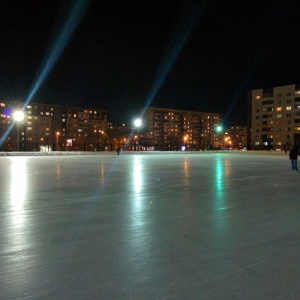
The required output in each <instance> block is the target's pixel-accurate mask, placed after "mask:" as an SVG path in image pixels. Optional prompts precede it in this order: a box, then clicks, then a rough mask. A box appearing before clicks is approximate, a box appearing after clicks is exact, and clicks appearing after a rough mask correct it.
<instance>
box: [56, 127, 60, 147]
mask: <svg viewBox="0 0 300 300" xmlns="http://www.w3.org/2000/svg"><path fill="white" fill-rule="evenodd" d="M59 135H60V132H59V131H57V132H56V150H58V137H59Z"/></svg>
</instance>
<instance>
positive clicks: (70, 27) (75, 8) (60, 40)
mask: <svg viewBox="0 0 300 300" xmlns="http://www.w3.org/2000/svg"><path fill="white" fill-rule="evenodd" d="M89 3H90V0H75V1H74V2H73V5H72V7H71V9H70V12H69V15H68V17H67V20H66V22H65V24H64V26H63V27H62V30H61V31H59V32H58V33H57V35H56V39H55V40H54V43H53V46H52V47H51V48H50V51H49V52H48V55H46V56H45V58H44V61H43V63H42V64H41V67H40V70H39V72H38V74H37V78H36V81H35V83H34V84H33V86H32V88H31V90H30V92H29V94H28V96H27V99H26V101H25V103H24V106H23V108H22V110H24V109H25V108H26V106H27V105H28V103H29V102H30V101H31V100H32V98H33V97H34V95H35V94H36V92H37V91H38V89H39V88H40V87H41V85H42V84H43V82H44V81H45V80H46V78H47V76H48V75H49V73H50V72H51V70H52V69H53V67H54V65H55V64H56V62H57V60H58V59H59V57H60V55H61V53H62V52H63V50H64V49H65V47H66V45H67V43H68V41H69V40H70V38H71V36H72V34H73V32H74V31H75V29H76V26H77V25H78V23H79V21H80V19H81V18H82V16H83V15H84V13H85V11H86V9H87V7H88V5H89ZM15 123H16V122H15V121H13V122H12V123H11V125H10V126H9V128H8V129H7V131H6V132H5V133H4V135H3V137H2V138H1V140H0V147H1V146H2V144H3V143H4V141H5V140H6V138H7V137H8V135H9V133H10V132H11V130H12V128H13V126H14V125H15Z"/></svg>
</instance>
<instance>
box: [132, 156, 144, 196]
mask: <svg viewBox="0 0 300 300" xmlns="http://www.w3.org/2000/svg"><path fill="white" fill-rule="evenodd" d="M133 184H134V189H135V193H136V197H137V198H138V197H139V196H140V192H141V185H142V164H141V158H140V157H135V158H134V166H133Z"/></svg>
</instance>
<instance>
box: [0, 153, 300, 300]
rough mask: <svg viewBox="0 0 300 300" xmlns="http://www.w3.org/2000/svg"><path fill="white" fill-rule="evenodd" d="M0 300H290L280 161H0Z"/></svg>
mask: <svg viewBox="0 0 300 300" xmlns="http://www.w3.org/2000/svg"><path fill="white" fill-rule="evenodd" d="M0 166H1V173H0V193H1V194H0V298H1V299H31V300H32V299H132V300H134V299H143V300H145V299H146V300H147V299H160V300H162V299H230V300H233V299H255V300H257V299H263V300H266V299H272V300H274V299H300V255H299V250H300V197H299V195H300V174H299V173H298V172H295V171H292V170H291V167H290V162H289V160H288V156H287V155H285V154H252V153H250V152H245V153H240V152H238V153H236V152H234V153H226V152H221V153H197V154H195V153H194V154H185V153H180V154H176V153H163V154H146V153H131V154H129V153H124V152H122V153H121V155H120V156H118V157H117V156H116V155H115V153H112V154H106V155H88V156H80V155H77V156H46V157H43V156H38V157H28V156H24V157H23V156H20V157H0Z"/></svg>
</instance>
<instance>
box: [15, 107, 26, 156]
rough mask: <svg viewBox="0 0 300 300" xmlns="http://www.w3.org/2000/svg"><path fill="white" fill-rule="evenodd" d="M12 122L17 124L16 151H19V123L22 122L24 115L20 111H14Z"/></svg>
mask: <svg viewBox="0 0 300 300" xmlns="http://www.w3.org/2000/svg"><path fill="white" fill-rule="evenodd" d="M13 118H14V120H15V121H16V122H17V151H20V133H19V126H20V123H21V122H22V121H23V120H24V113H23V111H21V110H18V111H15V112H14V114H13Z"/></svg>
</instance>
